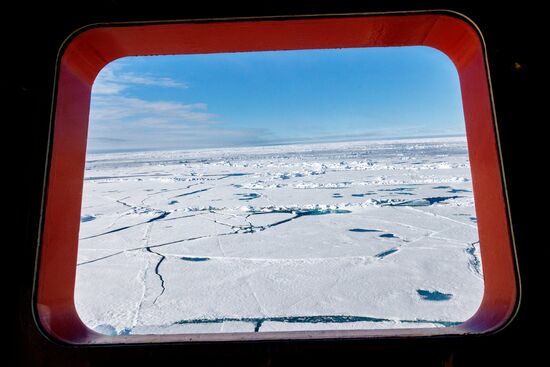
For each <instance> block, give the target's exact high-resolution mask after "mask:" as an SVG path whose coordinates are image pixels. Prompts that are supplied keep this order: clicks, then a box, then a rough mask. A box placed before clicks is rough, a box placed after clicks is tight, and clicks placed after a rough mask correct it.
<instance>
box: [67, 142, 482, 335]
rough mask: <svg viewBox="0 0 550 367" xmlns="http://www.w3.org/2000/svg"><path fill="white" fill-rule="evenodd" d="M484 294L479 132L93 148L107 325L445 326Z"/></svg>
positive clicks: (96, 235)
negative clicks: (473, 171) (475, 178)
mask: <svg viewBox="0 0 550 367" xmlns="http://www.w3.org/2000/svg"><path fill="white" fill-rule="evenodd" d="M482 296H483V274H482V269H481V258H480V254H479V241H478V232H477V224H476V215H475V208H474V199H473V194H472V185H471V176H470V166H469V161H468V155H467V148H466V141H465V139H464V138H432V139H415V140H395V141H377V142H372V141H368V142H347V143H325V144H303V145H286V146H269V147H252V148H231V149H209V150H193V151H170V152H139V153H117V154H89V155H88V156H87V164H86V172H85V180H84V194H83V202H82V213H81V228H80V241H79V248H78V266H77V278H76V289H75V302H76V307H77V311H78V313H79V315H80V317H81V318H82V320H83V322H84V323H85V324H86V325H88V326H89V327H90V328H93V329H95V330H97V331H98V332H101V333H104V334H111V335H123V334H124V335H127V334H173V333H217V332H265V331H289V330H330V329H347V330H349V329H387V328H413V327H445V326H452V325H456V324H457V323H460V322H463V321H465V320H467V319H468V318H469V317H471V316H472V315H473V314H474V313H475V311H476V310H477V309H478V307H479V305H480V303H481V299H482Z"/></svg>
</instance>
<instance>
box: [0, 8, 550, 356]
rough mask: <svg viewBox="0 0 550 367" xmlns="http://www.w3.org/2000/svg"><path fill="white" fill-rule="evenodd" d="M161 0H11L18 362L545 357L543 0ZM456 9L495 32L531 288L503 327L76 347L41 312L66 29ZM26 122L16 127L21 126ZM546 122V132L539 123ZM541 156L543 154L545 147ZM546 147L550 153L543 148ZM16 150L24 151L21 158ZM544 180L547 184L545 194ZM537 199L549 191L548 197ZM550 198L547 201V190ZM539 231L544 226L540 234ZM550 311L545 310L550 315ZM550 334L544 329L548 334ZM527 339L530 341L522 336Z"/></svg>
mask: <svg viewBox="0 0 550 367" xmlns="http://www.w3.org/2000/svg"><path fill="white" fill-rule="evenodd" d="M198 3H199V4H192V3H190V2H177V3H170V2H163V1H150V2H149V3H148V4H145V5H141V4H137V3H135V2H130V1H116V0H112V1H105V0H96V1H79V2H73V3H66V4H63V3H55V4H42V5H39V6H38V7H37V6H35V5H32V4H28V3H24V2H20V3H18V4H12V6H13V7H12V9H11V10H8V9H4V10H5V12H4V17H5V18H7V20H6V22H7V23H6V24H4V25H3V26H5V28H6V29H5V30H4V32H3V34H4V37H3V38H4V39H5V41H6V43H5V44H4V47H5V49H4V52H3V55H4V58H5V60H4V63H5V64H6V65H7V68H6V69H5V74H6V76H7V78H8V85H7V88H8V103H6V107H7V111H8V116H5V127H4V128H5V129H6V131H7V132H8V133H7V134H6V135H5V139H6V140H9V141H7V142H6V143H8V142H9V143H11V144H13V145H10V151H11V154H10V155H8V160H9V161H10V163H11V164H13V165H14V167H13V169H12V170H11V171H10V172H12V173H10V174H8V175H6V176H5V177H6V178H5V179H10V177H12V178H13V177H15V178H14V180H16V181H15V182H13V183H12V184H11V185H12V186H13V188H12V189H13V190H15V191H13V190H12V189H10V190H9V191H8V190H7V189H4V190H6V191H5V192H6V194H7V196H9V197H8V199H10V198H11V199H14V202H15V203H14V204H12V205H9V208H10V217H11V219H9V220H10V222H8V224H7V225H5V228H6V229H7V230H9V233H14V234H15V235H14V236H10V240H9V241H5V242H4V246H5V251H6V252H4V254H6V255H7V254H9V256H6V257H5V259H8V260H6V261H7V262H9V264H10V267H13V268H12V269H10V271H9V275H8V278H6V279H7V281H6V283H7V284H6V286H7V291H6V292H9V296H6V297H3V298H4V299H5V300H8V302H6V303H7V304H8V306H9V313H6V314H5V318H6V319H8V320H7V321H8V322H7V324H8V326H9V330H8V334H7V335H9V336H10V337H9V339H10V341H11V343H12V345H10V346H9V350H10V351H11V353H10V354H11V357H10V358H11V360H12V361H13V362H12V365H30V366H104V365H114V364H117V365H121V364H122V365H130V364H140V363H144V362H147V363H155V364H157V363H158V365H160V363H161V362H176V363H178V364H189V365H194V364H199V363H200V364H201V365H210V364H213V365H218V364H224V365H240V366H245V365H251V366H255V365H259V366H271V365H292V364H301V365H306V364H307V365H346V364H350V365H351V364H354V365H355V364H357V363H360V364H369V365H380V364H382V363H384V365H423V366H432V365H433V366H441V365H456V366H474V365H500V364H502V365H510V364H511V365H514V364H516V363H520V362H521V363H525V362H526V361H527V360H532V361H535V360H537V359H538V358H539V356H541V355H543V352H544V351H543V352H540V350H539V349H536V348H535V346H534V344H535V342H536V341H537V340H538V339H540V337H538V336H536V335H535V334H534V333H533V329H534V326H535V325H540V323H541V320H544V317H543V315H544V312H545V308H546V307H544V302H543V301H542V299H541V297H542V296H541V294H542V293H544V289H547V285H545V284H543V281H544V279H546V278H548V277H547V276H545V274H544V270H545V269H544V267H543V261H545V260H544V256H543V254H544V253H546V254H547V253H548V252H547V250H546V249H544V246H546V245H547V244H546V243H545V242H546V241H547V240H545V239H544V238H543V237H542V235H541V234H540V233H542V232H543V231H541V228H538V229H537V227H536V225H535V222H536V217H537V215H535V210H536V209H537V208H538V207H540V205H541V204H537V202H536V201H535V200H531V199H530V198H533V197H534V196H537V195H539V196H541V195H543V189H542V188H540V187H533V186H532V185H533V182H532V179H535V180H540V181H541V182H543V181H542V180H543V179H542V177H540V175H541V173H542V172H541V169H540V168H539V169H537V168H536V167H537V166H536V159H537V154H535V148H536V146H537V144H536V141H537V139H536V138H537V137H538V138H539V139H540V138H541V137H542V136H543V134H542V125H543V121H544V120H543V119H544V116H541V115H539V111H542V108H541V106H543V105H544V104H542V105H540V104H536V103H535V101H536V100H540V99H541V98H540V95H541V94H542V93H544V92H543V91H541V90H540V89H536V86H535V83H534V81H535V80H537V81H538V82H539V83H537V84H542V73H541V74H539V75H537V74H536V73H537V72H536V71H535V66H534V60H535V57H534V51H535V49H536V47H538V48H539V49H540V48H542V47H544V43H538V42H537V41H538V37H540V35H541V34H542V33H541V29H542V24H544V23H543V22H542V21H540V18H539V15H540V13H541V12H540V11H538V10H537V9H536V8H535V7H534V5H531V4H530V3H532V1H524V2H522V3H521V4H520V3H515V4H513V3H510V4H508V2H507V3H506V4H504V2H501V4H499V5H498V6H495V7H489V6H488V5H487V4H484V5H483V6H482V5H480V4H479V3H482V2H478V4H474V3H471V4H470V3H467V2H464V1H408V2H404V1H391V0H387V1H363V2H357V1H355V2H354V1H345V0H341V1H331V2H328V1H325V2H322V1H294V2H282V1H280V2H275V1H272V2H256V3H252V4H246V3H245V2H243V1H241V2H237V3H235V2H232V3H231V4H224V5H218V4H216V3H215V2H212V3H210V2H209V3H201V2H198ZM423 9H450V10H456V11H458V12H460V13H463V14H465V15H466V16H468V17H469V18H471V19H472V20H473V21H474V22H475V23H476V24H477V25H478V26H479V27H480V29H481V32H482V33H483V35H484V37H485V41H486V43H487V49H488V59H489V63H490V72H491V81H492V85H493V92H494V99H495V108H496V114H497V120H498V124H499V131H500V138H501V142H502V151H503V156H504V165H505V172H506V176H507V182H506V183H507V186H508V193H509V199H510V208H511V215H512V224H513V227H514V233H515V240H516V244H517V251H518V261H519V268H520V273H521V279H522V283H521V287H522V300H521V307H520V309H519V311H518V314H517V317H516V318H515V319H514V321H513V322H512V323H511V324H510V325H509V326H508V327H507V328H506V329H504V330H502V331H500V332H499V333H496V334H494V335H487V336H475V337H461V338H456V337H453V338H425V339H417V340H403V339H391V340H387V339H386V340H364V341H323V342H313V341H311V342H299V343H298V342H293V343H292V342H269V343H267V342H265V343H253V344H252V343H248V344H235V343H234V344H205V345H156V346H152V345H149V346H127V347H114V346H109V347H99V348H98V347H95V348H90V347H87V348H74V347H73V348H71V347H65V346H59V345H56V344H53V343H51V342H49V341H47V340H46V339H45V338H44V337H43V336H41V335H40V333H39V332H38V330H37V328H36V326H35V324H34V320H33V318H32V312H31V309H32V285H33V281H34V267H35V256H36V246H37V240H38V225H39V222H40V204H41V200H42V185H43V181H44V175H45V162H46V159H47V157H46V152H47V144H48V131H49V123H50V113H51V105H52V97H53V95H52V92H53V85H54V79H55V66H56V57H57V52H58V50H59V48H60V46H61V44H62V42H63V40H64V39H65V38H67V37H68V36H69V35H70V34H71V33H72V32H73V31H74V30H76V29H78V28H80V27H81V26H84V25H87V24H90V23H97V22H112V21H139V20H164V19H190V18H216V17H241V16H272V15H301V14H331V13H353V12H371V11H392V10H423ZM12 129H13V130H14V131H13V133H12V131H11V130H12ZM539 131H540V132H539ZM539 156H540V155H539ZM541 157H544V155H542V156H541ZM14 158H15V159H14ZM534 190H540V192H541V194H537V192H538V191H534ZM537 200H540V201H542V199H541V198H537ZM540 201H539V202H540ZM537 231H538V233H539V234H538V235H537ZM542 322H544V321H542ZM539 341H540V340H539ZM520 342H521V343H522V347H521V348H520V347H519V343H520Z"/></svg>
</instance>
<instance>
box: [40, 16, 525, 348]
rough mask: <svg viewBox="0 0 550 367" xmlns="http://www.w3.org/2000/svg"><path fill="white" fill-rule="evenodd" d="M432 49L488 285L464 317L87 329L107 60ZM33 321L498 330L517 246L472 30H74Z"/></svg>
mask: <svg viewBox="0 0 550 367" xmlns="http://www.w3.org/2000/svg"><path fill="white" fill-rule="evenodd" d="M383 46H429V47H433V48H436V49H438V50H440V51H442V52H443V53H445V54H446V55H447V56H448V57H449V58H450V59H451V60H452V61H453V63H454V65H455V66H456V68H457V70H458V74H459V78H460V85H461V92H462V101H463V108H464V114H465V121H466V133H467V139H468V150H469V156H470V161H471V170H472V180H473V190H474V197H475V202H476V214H477V218H478V230H479V238H480V248H481V256H482V260H483V261H482V263H483V272H484V277H485V280H484V281H485V292H484V296H483V300H482V303H481V306H480V308H479V309H478V311H477V313H476V314H475V315H473V316H472V317H471V318H470V319H469V320H467V321H466V322H465V323H463V324H460V325H458V326H453V327H449V328H430V329H393V330H355V331H319V332H317V331H316V332H274V333H242V334H240V333H239V334H194V335H154V336H151V335H130V336H107V335H101V334H98V333H96V332H94V331H93V330H91V329H89V328H88V327H86V325H84V324H83V323H82V321H81V320H80V319H79V317H78V314H77V312H76V309H75V305H74V286H75V275H76V259H77V251H78V234H79V226H80V210H81V209H80V206H81V200H82V187H83V177H84V164H85V156H86V143H87V130H88V117H89V109H90V98H91V88H92V84H93V82H94V79H95V77H96V76H97V74H98V73H99V71H100V70H101V69H102V68H103V67H104V66H105V65H106V64H107V63H109V62H111V61H113V60H115V59H117V58H121V57H125V56H138V55H171V54H198V53H202V54H204V53H221V52H244V51H264V50H298V49H324V48H348V47H383ZM56 93H57V94H56V101H55V105H54V107H55V113H54V115H53V122H52V123H53V129H52V140H51V145H50V150H51V157H50V161H49V173H48V181H47V186H46V200H45V206H44V212H43V214H44V217H43V218H44V219H43V226H42V236H41V243H40V246H39V261H38V269H37V282H36V286H35V304H34V309H35V316H36V319H37V321H38V324H39V326H40V327H41V330H42V331H43V332H44V333H45V334H46V335H47V336H48V337H50V338H53V339H54V340H57V341H60V342H62V343H68V344H78V345H86V344H126V343H152V342H183V341H223V340H259V339H262V340H273V339H312V338H313V339H323V338H368V337H385V336H392V337H396V336H397V337H409V336H433V335H465V334H472V333H473V334H479V333H485V332H491V331H495V330H498V329H499V328H501V327H503V326H504V325H506V323H507V322H508V321H509V320H510V318H511V317H512V316H513V314H514V312H515V309H516V305H517V299H518V289H519V288H518V285H517V274H516V266H515V256H514V247H513V241H512V237H511V231H510V223H509V217H508V211H507V205H506V196H505V189H504V184H503V177H502V173H501V163H500V154H499V148H498V141H497V136H496V133H495V130H496V125H495V121H494V115H493V106H492V99H491V94H490V85H489V79H488V71H487V64H486V60H485V51H484V46H483V42H482V39H481V36H480V34H479V33H478V31H477V30H476V28H475V26H474V25H472V24H471V23H470V22H469V21H467V20H466V19H465V18H463V17H461V16H459V15H456V14H454V13H445V12H439V13H405V14H378V15H376V14H375V15H358V16H341V17H337V16H335V17H314V18H301V19H300V18H292V19H256V20H224V21H203V22H196V21H195V22H177V23H159V24H120V25H99V26H93V27H90V28H88V29H86V30H83V31H80V32H79V33H78V34H77V35H76V36H74V37H72V38H71V39H70V40H69V41H68V42H67V43H66V46H65V48H64V50H63V52H62V54H61V56H60V58H59V65H58V80H57V91H56Z"/></svg>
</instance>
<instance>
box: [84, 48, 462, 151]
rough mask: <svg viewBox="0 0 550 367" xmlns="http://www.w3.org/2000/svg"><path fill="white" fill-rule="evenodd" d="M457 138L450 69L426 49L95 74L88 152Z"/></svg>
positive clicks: (143, 62) (175, 62)
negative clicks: (417, 137) (452, 136)
mask: <svg viewBox="0 0 550 367" xmlns="http://www.w3.org/2000/svg"><path fill="white" fill-rule="evenodd" d="M464 133H465V132H464V118H463V111H462V101H461V96H460V85H459V81H458V74H457V72H456V69H455V67H454V65H453V64H452V62H451V61H450V60H449V59H448V58H447V57H446V56H445V55H444V54H442V53H441V52H439V51H437V50H435V49H432V48H428V47H387V48H362V49H331V50H300V51H274V52H250V53H226V54H210V55H177V56H145V57H126V58H122V59H119V60H116V61H114V62H112V63H110V64H109V65H107V66H106V67H105V68H104V69H103V70H102V71H101V72H100V73H99V75H98V77H97V79H96V81H95V82H94V85H93V89H92V101H91V111H90V129H89V134H88V136H89V138H88V151H89V152H96V151H98V152H99V151H124V150H166V149H197V148H216V147H232V146H257V145H272V144H288V143H309V142H312V143H313V142H328V141H347V140H359V139H365V140H367V139H368V140H372V139H386V138H405V137H416V136H441V135H464Z"/></svg>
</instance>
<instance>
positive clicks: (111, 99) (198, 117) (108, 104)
mask: <svg viewBox="0 0 550 367" xmlns="http://www.w3.org/2000/svg"><path fill="white" fill-rule="evenodd" d="M207 108H208V106H207V105H206V104H205V103H192V104H185V103H179V102H169V101H147V100H143V99H140V98H134V97H123V96H118V95H111V96H104V95H96V96H93V97H92V103H91V110H90V122H91V123H92V124H96V123H105V122H108V123H114V122H125V123H127V124H131V125H134V126H138V125H140V126H144V125H148V126H149V127H153V126H156V127H162V126H164V127H166V126H167V125H171V126H173V127H177V126H178V125H182V124H186V123H213V122H214V120H213V119H214V118H215V117H216V115H214V114H212V113H209V112H207Z"/></svg>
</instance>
